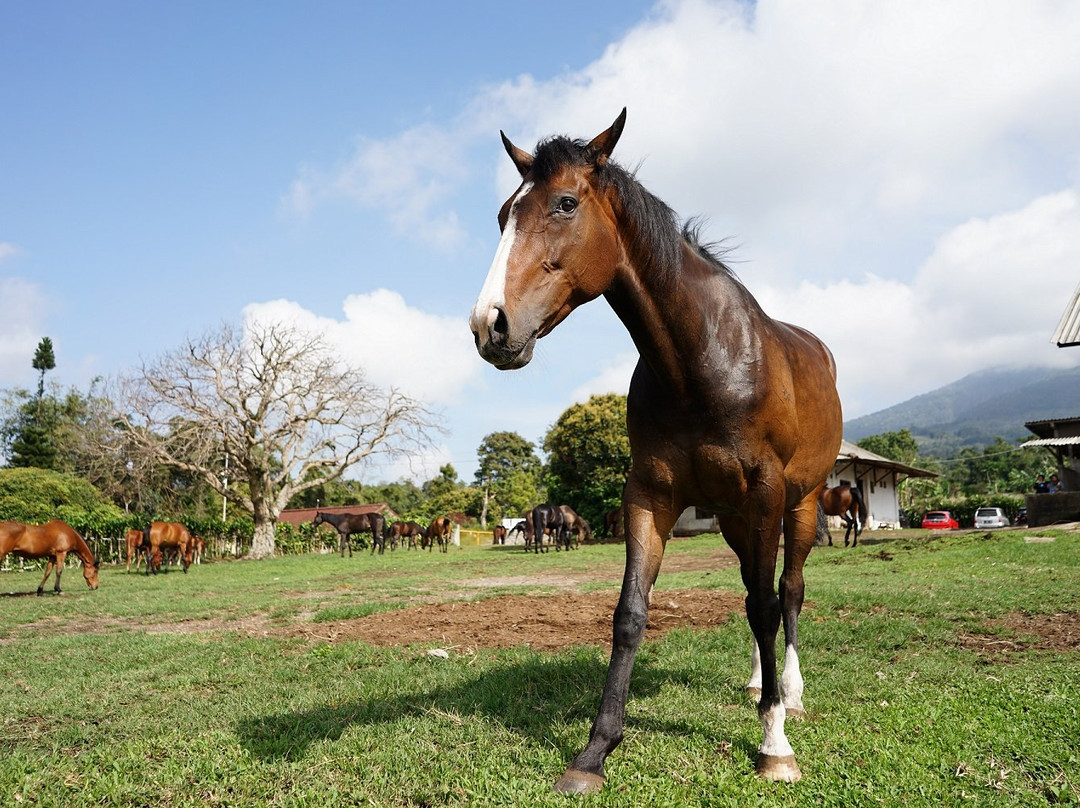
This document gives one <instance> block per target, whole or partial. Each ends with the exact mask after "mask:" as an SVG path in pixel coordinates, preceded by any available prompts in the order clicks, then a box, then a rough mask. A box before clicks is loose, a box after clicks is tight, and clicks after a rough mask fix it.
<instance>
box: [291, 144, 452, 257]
mask: <svg viewBox="0 0 1080 808" xmlns="http://www.w3.org/2000/svg"><path fill="white" fill-rule="evenodd" d="M462 146H463V144H462V142H461V139H460V138H458V137H455V136H453V135H452V134H449V133H447V132H445V131H443V130H441V129H439V128H438V127H435V126H430V125H428V126H419V127H416V128H413V129H410V130H408V131H406V132H402V133H401V134H400V135H398V136H396V137H394V138H390V139H387V140H372V139H367V138H363V139H361V140H360V141H359V142H358V143H357V145H356V149H355V151H354V153H353V154H352V156H351V157H350V158H349V159H348V160H347V161H345V162H344V163H343V164H341V165H339V166H337V167H336V168H335V169H333V170H332V171H329V172H325V171H320V170H318V169H316V168H313V167H305V168H303V169H302V170H301V175H300V177H298V178H297V179H296V180H294V182H293V184H292V187H291V189H290V192H289V194H288V197H287V206H288V207H289V208H291V209H292V211H293V212H295V213H296V214H298V215H301V216H309V215H311V214H312V213H313V212H314V210H315V208H316V207H317V206H318V205H319V204H321V203H324V202H325V201H328V200H332V199H346V200H350V201H352V202H354V203H356V204H358V205H361V206H362V207H365V208H373V209H377V210H379V211H381V212H382V213H383V214H384V215H385V217H386V219H387V220H388V221H389V222H390V223H391V224H392V225H393V226H394V227H395V229H396V230H397V231H398V232H399V233H402V234H412V235H414V236H415V237H417V238H419V239H422V240H424V241H427V242H428V243H429V244H431V245H432V246H433V247H434V248H436V249H438V250H440V251H444V252H450V251H453V250H455V249H457V248H459V247H461V246H462V245H463V244H464V243H465V241H466V234H465V231H464V229H463V228H462V227H461V225H460V223H459V222H458V218H457V214H456V213H455V212H454V211H453V209H452V208H450V207H448V206H447V204H446V201H447V199H448V198H449V197H450V195H451V190H452V189H453V188H454V187H456V186H457V185H460V184H461V182H462V179H463V176H464V161H463V159H462V156H461V154H460V152H461V149H462Z"/></svg>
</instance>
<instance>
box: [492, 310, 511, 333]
mask: <svg viewBox="0 0 1080 808" xmlns="http://www.w3.org/2000/svg"><path fill="white" fill-rule="evenodd" d="M495 311H496V312H498V314H497V315H496V316H495V322H494V323H492V324H491V333H492V335H498V336H499V337H501V338H502V339H504V340H505V339H506V338H507V337H508V336H509V335H510V321H509V320H507V319H506V312H505V311H503V310H502V309H499V308H497V309H495Z"/></svg>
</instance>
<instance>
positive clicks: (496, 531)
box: [491, 525, 506, 546]
mask: <svg viewBox="0 0 1080 808" xmlns="http://www.w3.org/2000/svg"><path fill="white" fill-rule="evenodd" d="M491 544H492V545H493V546H494V545H496V544H506V525H495V526H494V527H493V528H491Z"/></svg>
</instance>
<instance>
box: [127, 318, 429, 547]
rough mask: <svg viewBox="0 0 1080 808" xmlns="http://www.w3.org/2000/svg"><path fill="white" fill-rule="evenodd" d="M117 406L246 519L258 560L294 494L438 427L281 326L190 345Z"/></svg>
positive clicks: (130, 429)
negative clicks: (251, 525)
mask: <svg viewBox="0 0 1080 808" xmlns="http://www.w3.org/2000/svg"><path fill="white" fill-rule="evenodd" d="M114 401H115V403H116V407H117V413H116V417H117V419H118V422H119V424H120V426H121V429H122V431H123V433H124V434H125V436H126V437H127V439H129V440H131V441H134V442H135V443H137V444H138V445H139V446H140V448H141V449H142V450H143V451H145V452H147V453H148V454H150V455H152V456H153V458H154V460H155V461H156V462H158V463H161V464H163V465H166V466H170V467H172V468H175V469H180V470H182V471H186V472H188V473H192V474H195V475H198V476H200V477H201V478H202V479H203V480H204V481H205V482H206V483H207V484H208V485H210V486H211V487H212V488H213V489H214V490H215V491H217V492H218V493H219V494H221V495H222V496H224V497H226V498H227V499H228V501H230V502H233V503H235V504H236V505H237V506H239V507H240V508H241V509H242V510H244V511H246V512H247V513H248V514H250V515H251V518H252V520H253V522H254V525H255V535H254V541H253V543H252V548H251V555H252V557H255V558H264V557H266V556H269V555H272V554H273V552H274V527H275V525H276V523H277V520H278V516H279V515H280V514H281V511H282V510H283V509H284V508H285V505H286V503H288V501H289V500H290V499H291V498H292V497H293V496H295V495H296V494H298V493H300V492H302V491H305V490H306V489H308V488H310V487H312V486H314V485H320V484H322V483H325V482H326V481H327V480H331V479H336V478H338V477H340V476H341V475H342V474H343V473H344V472H345V471H346V469H348V468H349V467H351V466H354V465H356V464H357V463H360V462H362V461H364V460H365V459H368V458H371V457H373V456H376V455H398V454H411V453H412V452H414V451H419V450H421V449H423V448H426V447H427V446H429V445H430V440H429V434H430V433H431V432H432V431H433V430H437V429H438V426H437V424H436V423H435V416H434V415H433V414H432V413H431V412H429V411H428V410H427V409H426V408H425V407H423V406H422V405H421V404H420V403H418V402H417V401H415V400H413V399H410V398H409V397H407V396H405V395H403V394H402V393H400V392H398V391H397V390H395V389H391V390H389V391H383V390H380V389H379V388H377V387H375V386H374V385H372V384H369V383H368V382H367V381H365V379H364V375H363V373H362V371H361V370H359V369H357V368H350V367H346V366H343V365H342V364H341V363H340V362H338V361H337V360H336V359H335V358H334V357H333V356H332V354H331V350H330V347H329V346H328V345H327V343H326V342H325V341H324V340H323V338H322V337H321V336H319V335H317V334H311V333H306V332H303V331H300V330H298V329H296V328H293V327H291V326H287V325H282V324H259V323H251V324H249V325H248V326H247V328H245V329H237V328H234V327H232V326H229V325H224V326H222V327H221V329H220V330H217V331H213V332H210V333H207V334H206V335H204V336H202V337H201V338H199V339H196V340H191V339H189V340H188V341H187V342H186V343H185V344H184V345H182V346H181V347H180V348H178V349H176V350H174V351H172V352H169V353H166V354H165V355H163V356H162V357H160V358H159V359H157V360H155V361H153V362H151V363H149V364H146V363H144V364H143V366H142V367H141V369H140V372H139V373H138V374H134V375H132V376H130V377H128V378H126V379H122V380H120V383H119V390H118V393H117V395H116V396H115V397H114ZM226 457H227V458H228V479H226V477H225V475H224V473H223V472H224V469H225V459H226ZM313 470H319V471H321V472H322V473H321V474H316V475H311V474H309V473H308V472H310V471H313Z"/></svg>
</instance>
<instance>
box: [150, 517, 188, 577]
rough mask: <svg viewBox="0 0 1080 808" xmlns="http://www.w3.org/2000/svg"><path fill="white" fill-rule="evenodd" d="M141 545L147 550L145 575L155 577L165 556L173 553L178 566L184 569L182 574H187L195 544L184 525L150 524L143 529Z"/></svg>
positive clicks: (176, 523)
mask: <svg viewBox="0 0 1080 808" xmlns="http://www.w3.org/2000/svg"><path fill="white" fill-rule="evenodd" d="M143 544H144V545H145V546H146V548H147V549H146V553H147V563H146V574H147V575H149V574H150V573H151V571H152V572H153V573H154V575H157V574H158V570H160V569H161V562H162V559H163V558H164V557H165V554H166V553H173V552H175V553H177V554H178V555H179V556H180V564H181V566H182V567H183V568H184V574H185V575H186V574H187V571H188V567H190V566H191V558H192V554H193V553H194V552H195V543H194V542H193V541H192V539H191V533H189V532H188V529H187V528H186V527H184V525H182V524H180V523H179V522H151V523H150V524H149V525H147V526H146V527H145V528H144V529H143ZM136 569H138V568H137V567H136ZM166 569H168V568H166Z"/></svg>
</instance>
